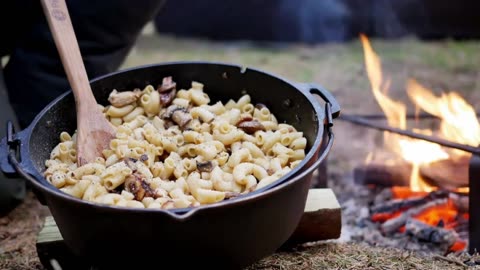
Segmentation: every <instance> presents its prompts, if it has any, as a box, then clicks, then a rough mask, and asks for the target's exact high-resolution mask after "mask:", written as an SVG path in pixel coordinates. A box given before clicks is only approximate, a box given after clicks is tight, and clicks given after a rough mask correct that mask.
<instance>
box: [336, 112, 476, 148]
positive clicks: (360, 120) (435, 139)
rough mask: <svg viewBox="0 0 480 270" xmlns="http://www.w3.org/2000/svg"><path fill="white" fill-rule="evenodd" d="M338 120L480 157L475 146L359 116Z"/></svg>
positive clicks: (344, 115) (342, 116) (343, 116)
mask: <svg viewBox="0 0 480 270" xmlns="http://www.w3.org/2000/svg"><path fill="white" fill-rule="evenodd" d="M338 119H339V120H345V121H348V122H350V123H353V124H356V125H361V126H366V127H371V128H375V129H378V130H383V131H387V132H392V133H396V134H399V135H403V136H407V137H410V138H414V139H419V140H425V141H429V142H432V143H436V144H439V145H442V146H445V147H449V148H455V149H458V150H462V151H465V152H469V153H472V154H475V155H479V156H480V149H479V148H477V147H473V146H470V145H465V144H460V143H455V142H452V141H449V140H445V139H442V138H438V137H435V136H429V135H425V134H420V133H416V132H413V131H410V130H404V129H401V128H395V127H391V126H388V125H385V124H382V123H375V122H372V121H369V120H367V119H365V118H362V117H359V116H355V115H348V114H347V115H346V114H343V115H340V117H339V118H338Z"/></svg>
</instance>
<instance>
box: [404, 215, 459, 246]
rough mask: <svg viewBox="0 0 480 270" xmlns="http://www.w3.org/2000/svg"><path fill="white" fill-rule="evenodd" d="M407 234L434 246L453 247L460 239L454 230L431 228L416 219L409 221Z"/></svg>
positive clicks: (409, 219) (406, 229)
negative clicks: (444, 245)
mask: <svg viewBox="0 0 480 270" xmlns="http://www.w3.org/2000/svg"><path fill="white" fill-rule="evenodd" d="M405 233H407V234H408V235H411V236H413V237H415V238H417V239H419V240H423V241H428V242H431V243H434V244H448V246H451V245H453V243H455V241H456V240H457V239H458V235H457V233H456V232H455V231H454V230H449V229H445V228H441V227H436V226H431V225H428V224H426V223H423V222H421V221H419V220H417V219H414V218H408V219H407V222H406V224H405Z"/></svg>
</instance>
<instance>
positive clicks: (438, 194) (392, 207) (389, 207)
mask: <svg viewBox="0 0 480 270" xmlns="http://www.w3.org/2000/svg"><path fill="white" fill-rule="evenodd" d="M448 196H449V192H447V191H443V190H439V191H433V192H431V193H428V194H427V195H425V196H422V197H413V198H407V199H393V200H390V201H387V202H384V203H382V204H379V205H375V206H373V207H372V208H371V209H370V212H371V213H372V214H376V213H390V212H396V211H400V210H407V209H410V208H412V207H416V206H419V205H423V204H425V203H427V202H429V201H432V200H435V199H440V198H447V197H448Z"/></svg>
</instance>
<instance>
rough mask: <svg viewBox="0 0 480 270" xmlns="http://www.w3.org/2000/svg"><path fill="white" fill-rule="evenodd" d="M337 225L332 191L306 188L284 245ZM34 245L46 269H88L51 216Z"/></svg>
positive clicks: (331, 231)
mask: <svg viewBox="0 0 480 270" xmlns="http://www.w3.org/2000/svg"><path fill="white" fill-rule="evenodd" d="M341 228H342V222H341V208H340V204H339V203H338V201H337V198H336V196H335V194H334V193H333V191H332V190H331V189H310V190H309V192H308V197H307V202H306V205H305V210H304V214H303V215H302V217H301V220H300V222H299V224H298V225H297V228H296V230H295V231H294V232H293V234H292V235H291V237H290V238H289V239H288V240H287V241H286V243H285V244H284V247H286V246H290V245H295V244H301V243H306V242H315V241H320V240H329V239H336V238H338V237H340V232H341ZM36 247H37V254H38V257H39V259H40V261H41V263H42V264H43V265H44V267H46V268H47V269H54V267H53V266H52V263H53V264H56V265H60V267H61V268H62V269H79V270H80V269H91V268H90V266H88V265H86V264H85V262H84V261H83V260H81V259H79V258H77V257H75V255H73V253H72V252H71V251H70V250H69V248H68V247H67V246H66V245H65V242H64V241H63V238H62V236H61V234H60V231H59V230H58V227H57V225H56V223H55V220H54V219H53V217H51V216H48V217H46V219H45V223H44V226H43V228H42V230H41V231H40V233H39V234H38V237H37V243H36ZM57 269H58V268H57Z"/></svg>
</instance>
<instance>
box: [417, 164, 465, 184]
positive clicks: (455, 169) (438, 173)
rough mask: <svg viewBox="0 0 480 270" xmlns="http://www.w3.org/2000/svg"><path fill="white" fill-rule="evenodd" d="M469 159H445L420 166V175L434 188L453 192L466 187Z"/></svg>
mask: <svg viewBox="0 0 480 270" xmlns="http://www.w3.org/2000/svg"><path fill="white" fill-rule="evenodd" d="M469 162H470V159H469V157H464V158H462V159H460V160H453V159H446V160H440V161H436V162H432V163H429V164H426V165H422V166H420V173H421V174H422V176H424V177H425V178H428V180H430V181H431V182H432V183H433V184H435V185H436V186H439V187H442V188H444V189H449V190H454V189H457V188H459V187H468V166H469Z"/></svg>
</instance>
